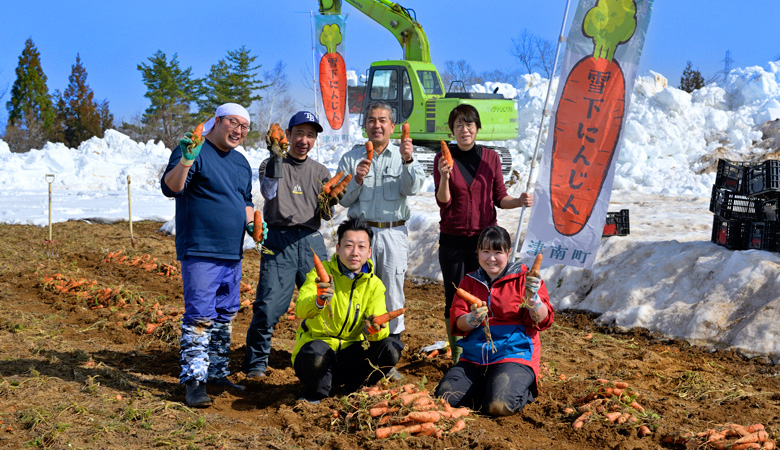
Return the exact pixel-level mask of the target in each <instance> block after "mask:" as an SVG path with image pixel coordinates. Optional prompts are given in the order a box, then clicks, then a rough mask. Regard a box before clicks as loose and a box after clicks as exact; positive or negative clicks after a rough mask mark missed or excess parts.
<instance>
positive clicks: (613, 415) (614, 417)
mask: <svg viewBox="0 0 780 450" xmlns="http://www.w3.org/2000/svg"><path fill="white" fill-rule="evenodd" d="M621 415H623V413H621V412H620V411H615V412H610V413H606V414H604V417H606V418H607V419H608V420H609V421H610V422H614V421H616V420H618V418H619V417H620V416H621Z"/></svg>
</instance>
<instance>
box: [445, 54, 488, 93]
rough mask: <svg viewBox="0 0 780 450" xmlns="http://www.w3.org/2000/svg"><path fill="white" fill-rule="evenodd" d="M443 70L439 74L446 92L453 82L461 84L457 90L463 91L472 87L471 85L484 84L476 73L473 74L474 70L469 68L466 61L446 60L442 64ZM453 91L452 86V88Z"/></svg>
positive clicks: (469, 65)
mask: <svg viewBox="0 0 780 450" xmlns="http://www.w3.org/2000/svg"><path fill="white" fill-rule="evenodd" d="M444 66H445V70H444V73H442V74H441V79H442V82H443V83H444V88H445V90H446V91H449V90H450V88H451V87H450V85H451V84H452V82H454V81H458V82H462V85H461V87H460V88H457V89H463V90H465V89H466V88H467V87H469V86H471V85H473V84H480V83H484V82H485V80H484V79H482V77H480V76H479V75H477V73H476V72H474V69H473V68H472V67H471V64H469V63H468V62H466V60H464V59H461V60H458V61H452V60H448V61H445V62H444ZM452 88H453V89H454V86H453V87H452Z"/></svg>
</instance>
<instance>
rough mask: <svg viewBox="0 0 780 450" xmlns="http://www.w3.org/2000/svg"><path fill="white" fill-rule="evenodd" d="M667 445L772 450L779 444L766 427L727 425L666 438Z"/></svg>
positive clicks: (677, 433)
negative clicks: (770, 435)
mask: <svg viewBox="0 0 780 450" xmlns="http://www.w3.org/2000/svg"><path fill="white" fill-rule="evenodd" d="M661 442H663V443H665V444H675V445H685V447H686V448H698V449H703V450H704V449H716V450H725V449H729V450H743V449H748V448H755V449H767V450H772V449H774V448H776V446H777V443H776V442H775V441H773V440H772V439H771V438H770V437H769V434H768V433H767V432H766V430H765V429H764V425H762V424H760V423H756V424H753V425H748V426H744V425H739V424H736V423H727V424H725V425H723V426H720V427H718V428H711V429H709V430H706V431H702V432H699V433H692V432H690V431H681V432H676V433H671V434H668V435H666V436H664V437H663V438H662V439H661Z"/></svg>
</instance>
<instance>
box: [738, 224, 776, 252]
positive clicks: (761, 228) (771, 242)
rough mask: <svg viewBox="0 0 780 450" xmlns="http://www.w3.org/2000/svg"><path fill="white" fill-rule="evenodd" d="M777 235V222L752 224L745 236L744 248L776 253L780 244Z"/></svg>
mask: <svg viewBox="0 0 780 450" xmlns="http://www.w3.org/2000/svg"><path fill="white" fill-rule="evenodd" d="M778 234H780V224H778V223H777V222H752V223H751V224H750V227H749V228H748V233H747V236H745V247H746V248H748V249H758V250H768V251H770V252H776V251H777V250H778V242H780V239H778V238H780V236H778Z"/></svg>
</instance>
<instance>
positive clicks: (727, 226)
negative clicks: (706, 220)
mask: <svg viewBox="0 0 780 450" xmlns="http://www.w3.org/2000/svg"><path fill="white" fill-rule="evenodd" d="M750 224H751V222H750V221H748V220H728V219H724V218H723V217H718V216H715V217H714V219H713V222H712V238H711V239H710V240H711V242H712V243H714V244H718V245H722V246H724V247H726V248H729V249H731V250H746V249H747V243H746V241H747V236H748V234H749V230H750Z"/></svg>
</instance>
